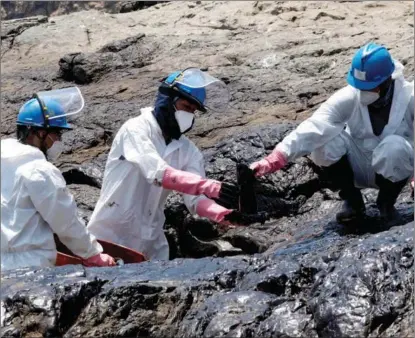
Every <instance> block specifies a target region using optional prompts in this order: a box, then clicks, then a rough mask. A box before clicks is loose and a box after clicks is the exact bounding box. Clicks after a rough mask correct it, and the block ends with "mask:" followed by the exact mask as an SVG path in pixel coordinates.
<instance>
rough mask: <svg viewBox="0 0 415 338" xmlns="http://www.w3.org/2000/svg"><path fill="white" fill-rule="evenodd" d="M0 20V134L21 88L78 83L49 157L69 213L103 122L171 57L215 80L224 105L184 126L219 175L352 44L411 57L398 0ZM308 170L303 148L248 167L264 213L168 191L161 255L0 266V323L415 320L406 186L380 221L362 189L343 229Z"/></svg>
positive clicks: (327, 75) (300, 328)
mask: <svg viewBox="0 0 415 338" xmlns="http://www.w3.org/2000/svg"><path fill="white" fill-rule="evenodd" d="M1 35H2V39H1V43H2V48H1V49H2V50H1V67H2V69H1V73H2V83H1V91H2V95H1V104H2V109H1V118H2V124H1V137H2V138H5V137H10V136H13V135H14V132H15V127H14V121H15V118H16V113H17V111H18V109H19V107H20V106H21V105H22V104H23V103H24V101H25V100H27V98H29V97H30V96H31V95H32V94H33V93H34V92H35V91H38V90H45V89H51V88H59V87H67V86H70V85H75V84H76V85H78V86H79V87H80V89H81V91H82V92H83V94H84V96H85V99H86V105H87V106H86V109H85V111H84V113H83V114H82V116H79V118H78V119H77V120H75V121H74V124H75V125H76V128H75V130H73V131H71V132H68V133H67V134H65V135H64V141H65V144H66V148H65V153H64V154H63V156H62V157H61V159H60V161H59V162H58V163H57V165H58V166H59V167H60V169H61V170H62V171H63V172H64V175H65V178H66V180H67V183H68V186H69V188H70V189H71V191H72V192H73V193H74V195H75V197H76V200H77V202H78V205H79V207H80V212H81V214H82V217H83V218H84V219H85V220H88V218H89V216H90V214H91V212H92V210H93V207H94V205H95V202H96V200H97V198H98V196H99V188H100V185H101V180H102V173H103V169H104V166H105V160H106V154H107V153H108V151H109V147H110V145H111V140H112V137H113V136H114V133H116V132H117V130H118V129H119V127H120V126H121V125H122V123H123V122H124V121H126V120H127V119H128V118H130V117H133V116H136V115H137V114H139V108H140V107H142V106H145V105H149V104H151V103H152V101H153V100H154V94H155V90H156V88H157V84H158V80H159V79H160V78H162V77H163V76H165V75H166V74H167V73H169V72H170V71H173V70H176V69H179V68H184V67H188V66H189V65H192V66H197V67H202V68H204V69H208V70H209V72H211V73H212V74H214V75H216V76H219V77H221V78H222V79H223V80H224V81H226V82H227V83H228V86H229V88H230V91H231V95H232V102H231V105H232V108H231V109H229V111H228V112H226V113H224V114H222V115H216V116H213V115H207V116H200V117H198V119H197V122H196V126H195V128H194V130H192V132H191V133H190V134H189V136H190V138H191V139H192V140H193V141H194V142H195V143H196V144H197V145H198V146H200V147H201V148H202V149H203V152H204V155H205V160H206V171H207V174H208V176H209V177H212V178H217V179H226V180H231V181H232V180H233V181H234V180H235V179H236V175H235V174H236V164H237V163H240V162H242V161H246V162H248V163H249V162H252V161H254V160H257V159H259V158H261V157H262V156H264V155H265V154H267V153H269V152H270V151H271V150H272V148H273V147H274V146H275V144H276V143H278V141H280V140H281V139H282V138H283V137H284V135H286V134H287V133H288V132H289V131H290V130H292V129H293V128H294V127H295V125H296V124H297V123H298V122H300V121H301V120H303V119H305V118H306V117H308V116H309V115H310V114H311V113H312V112H313V111H314V110H315V109H316V108H317V107H318V105H319V104H320V103H321V102H323V101H324V100H325V99H326V98H327V97H328V96H329V95H331V93H333V92H334V91H335V90H337V89H339V88H341V87H342V86H344V85H345V80H344V77H345V74H346V72H347V69H348V67H349V64H350V60H351V57H352V55H353V53H354V52H355V49H356V48H358V47H359V46H360V45H362V44H364V43H366V42H367V41H370V40H375V41H378V42H380V43H383V44H385V45H387V46H388V48H389V49H390V50H391V53H392V55H393V56H394V57H395V58H397V59H398V60H400V61H401V62H402V63H403V64H404V65H405V66H406V68H405V74H406V76H407V77H408V78H409V79H410V80H412V79H413V70H414V67H413V2H393V3H392V2H364V3H355V2H316V1H315V2H192V3H191V2H177V3H175V2H172V3H163V4H157V5H155V6H152V7H150V8H148V9H145V10H141V11H138V12H131V13H123V14H108V13H103V12H99V11H95V10H89V11H84V12H78V13H72V14H69V15H65V16H56V17H50V18H46V17H38V18H26V19H24V20H17V21H16V20H11V21H3V22H2V31H1ZM318 174H319V170H318V168H316V167H315V166H313V165H312V163H311V161H310V160H309V159H308V158H307V157H304V158H302V159H300V160H298V161H296V162H295V163H292V164H290V165H289V166H288V167H287V168H286V169H284V170H282V171H280V172H277V173H275V174H272V175H269V176H267V177H265V178H263V179H261V180H260V182H259V183H258V184H257V186H256V190H257V193H258V205H259V208H260V210H263V211H267V212H269V213H270V214H271V218H270V220H268V221H267V222H266V223H265V224H264V225H260V224H257V223H256V224H252V225H251V226H249V227H246V228H234V229H230V230H228V231H224V230H223V229H221V228H218V227H216V226H215V225H214V224H212V223H211V222H208V221H206V220H203V219H199V218H196V217H191V216H189V215H188V213H187V211H186V210H185V208H184V206H183V204H182V203H181V199H180V197H179V196H178V195H172V196H171V197H170V198H169V201H168V203H167V208H166V215H167V224H166V233H167V236H168V239H169V242H170V245H171V258H176V257H178V258H177V259H174V260H172V261H169V262H163V263H161V262H146V263H143V264H139V265H128V266H124V267H117V268H112V269H104V268H102V269H96V268H87V269H85V268H83V267H74V266H72V267H64V268H56V269H45V270H30V269H27V270H23V271H16V272H12V273H9V274H3V275H2V286H1V294H2V321H3V320H4V326H3V327H2V328H1V333H2V336H5V337H6V336H7V337H8V336H16V337H21V336H23V337H34V336H42V335H44V336H65V337H78V336H91V337H92V336H106V337H109V336H120V337H131V336H143V335H148V336H153V337H160V336H188V337H193V336H204V337H215V336H231V337H257V336H258V337H271V336H272V337H299V336H302V337H313V336H314V337H357V336H359V337H412V336H414V335H415V332H414V329H413V323H412V317H413V302H412V299H413V282H414V280H413V251H412V250H413V238H412V236H413V222H412V221H413V199H412V197H411V196H410V191H409V187H406V188H405V190H404V192H403V193H402V195H401V196H400V198H399V203H398V209H399V211H400V212H401V215H402V218H401V219H400V220H399V221H398V222H397V223H395V224H383V223H382V222H380V220H379V218H378V212H377V210H376V208H375V207H374V201H375V199H376V194H377V192H376V191H374V190H370V189H367V190H365V191H364V195H365V199H366V201H367V205H368V214H369V216H370V217H368V218H367V219H366V220H365V221H364V222H362V223H361V224H355V225H354V226H351V227H348V228H344V227H341V226H340V225H338V224H337V223H336V222H335V221H334V214H335V212H336V210H337V209H338V207H339V205H340V200H339V199H338V195H337V194H336V193H335V192H331V191H330V189H329V188H330V185H329V184H328V182H326V181H325V180H324V178H322V177H320V176H319V175H318ZM208 256H216V257H214V258H212V257H208ZM225 256H226V257H225ZM70 309H76V310H75V311H74V310H70ZM3 314H4V316H3Z"/></svg>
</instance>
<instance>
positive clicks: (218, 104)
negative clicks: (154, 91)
mask: <svg viewBox="0 0 415 338" xmlns="http://www.w3.org/2000/svg"><path fill="white" fill-rule="evenodd" d="M164 85H165V87H164V88H162V90H163V89H166V88H170V90H173V91H176V92H179V95H178V96H179V97H182V98H184V99H188V100H189V101H193V102H197V103H198V104H199V106H200V110H196V111H195V127H197V128H198V129H199V131H201V132H204V131H205V130H210V129H212V126H217V125H218V124H220V123H221V122H220V121H224V120H225V119H226V118H227V117H226V111H227V109H228V107H229V102H230V92H229V89H228V87H227V86H226V84H225V83H224V82H223V81H221V80H219V79H217V78H215V77H213V76H211V75H210V74H208V73H206V72H203V71H201V70H200V69H198V68H188V69H186V70H184V71H182V72H176V73H173V74H171V75H169V76H168V77H167V78H166V79H165V80H164ZM167 93H168V92H167ZM173 95H174V94H173Z"/></svg>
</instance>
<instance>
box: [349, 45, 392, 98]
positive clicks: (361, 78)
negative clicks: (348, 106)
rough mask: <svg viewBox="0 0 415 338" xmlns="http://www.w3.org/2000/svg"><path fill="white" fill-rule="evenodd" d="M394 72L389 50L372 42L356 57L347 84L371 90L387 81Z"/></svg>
mask: <svg viewBox="0 0 415 338" xmlns="http://www.w3.org/2000/svg"><path fill="white" fill-rule="evenodd" d="M394 70H395V64H394V63H393V60H392V57H391V55H390V54H389V52H388V50H387V49H386V48H385V47H384V46H381V45H378V44H376V43H373V42H370V43H368V44H366V45H365V46H363V47H361V48H360V49H359V50H358V51H357V52H356V54H355V55H354V57H353V59H352V65H351V67H350V70H349V73H348V74H347V83H348V84H350V85H351V86H353V87H355V88H357V89H360V90H371V89H374V88H376V87H378V86H379V85H380V84H381V83H382V82H384V81H385V80H387V79H388V78H389V77H390V76H391V75H392V73H393V72H394Z"/></svg>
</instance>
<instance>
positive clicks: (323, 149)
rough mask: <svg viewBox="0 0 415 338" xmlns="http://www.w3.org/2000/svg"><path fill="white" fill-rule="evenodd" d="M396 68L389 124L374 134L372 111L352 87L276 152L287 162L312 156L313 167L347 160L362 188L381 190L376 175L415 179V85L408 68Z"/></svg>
mask: <svg viewBox="0 0 415 338" xmlns="http://www.w3.org/2000/svg"><path fill="white" fill-rule="evenodd" d="M394 62H395V71H394V73H393V74H392V78H393V79H395V90H394V93H393V101H392V106H391V111H390V114H389V121H388V124H387V125H386V126H385V128H384V129H383V132H382V133H381V134H380V135H379V136H376V135H375V134H374V133H373V130H372V125H371V121H370V117H369V113H368V107H367V106H364V105H362V104H361V103H360V91H359V90H358V89H355V88H353V87H352V86H347V87H344V88H342V89H340V90H338V91H337V92H336V93H334V94H333V95H332V96H331V97H330V98H329V99H328V100H327V101H326V102H324V103H323V104H322V105H321V106H320V108H319V109H318V110H317V111H316V112H315V113H314V114H313V115H312V116H311V117H310V118H309V119H307V120H305V121H304V122H302V123H301V124H300V125H299V126H298V127H297V128H296V129H295V130H294V131H293V132H292V133H291V134H289V135H288V136H287V137H286V138H285V139H284V140H283V141H282V142H281V143H279V144H278V145H277V147H276V150H279V151H282V152H284V153H285V154H286V155H287V160H288V161H293V160H295V159H296V158H298V157H301V156H304V155H306V154H310V153H311V158H312V160H313V162H314V163H315V164H317V165H319V166H324V167H326V166H330V165H332V164H334V163H336V162H337V161H339V160H340V158H341V157H342V156H343V155H345V154H347V156H348V159H349V162H350V164H351V166H352V168H353V172H354V179H355V185H356V187H358V188H370V187H371V188H378V187H377V185H376V183H375V174H376V173H377V174H380V175H382V176H384V177H385V178H386V179H388V180H390V181H392V182H398V181H401V180H403V179H405V178H408V177H412V175H413V161H414V155H413V153H414V148H413V140H414V129H413V121H414V82H413V81H412V82H407V81H406V80H405V79H404V77H403V74H402V70H403V66H402V65H401V64H400V63H399V62H397V61H394Z"/></svg>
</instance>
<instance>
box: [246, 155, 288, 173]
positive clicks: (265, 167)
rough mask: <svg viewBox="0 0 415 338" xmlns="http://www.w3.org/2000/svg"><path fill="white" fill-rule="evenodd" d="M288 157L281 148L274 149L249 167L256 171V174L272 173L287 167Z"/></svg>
mask: <svg viewBox="0 0 415 338" xmlns="http://www.w3.org/2000/svg"><path fill="white" fill-rule="evenodd" d="M286 164H287V158H286V156H285V154H284V153H282V152H281V151H279V150H274V151H273V152H272V153H271V154H269V155H268V156H267V157H265V158H264V159H262V160H260V161H257V162H254V163H252V164H251V165H250V166H249V167H250V168H251V169H252V170H253V171H254V173H255V176H257V177H259V176H263V175H265V174H271V173H273V172H276V171H277V170H280V169H281V168H283V167H285V165H286Z"/></svg>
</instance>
